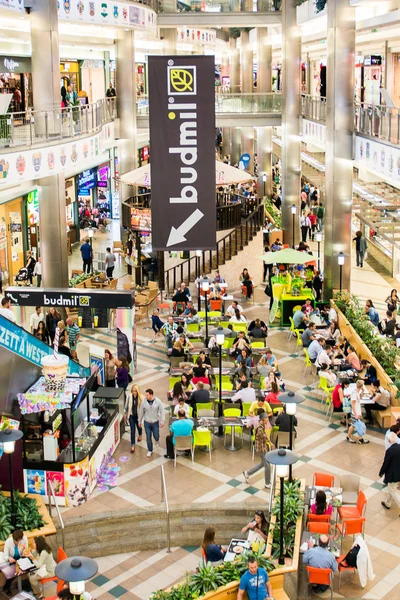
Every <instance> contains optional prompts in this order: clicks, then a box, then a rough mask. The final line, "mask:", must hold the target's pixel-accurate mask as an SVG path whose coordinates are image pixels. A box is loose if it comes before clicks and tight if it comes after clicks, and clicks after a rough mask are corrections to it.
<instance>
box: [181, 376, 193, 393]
mask: <svg viewBox="0 0 400 600" xmlns="http://www.w3.org/2000/svg"><path fill="white" fill-rule="evenodd" d="M180 384H181V386H182V390H183V391H184V392H185V394H186V393H187V392H191V391H193V386H192V382H191V379H190V376H189V375H188V374H187V373H182V375H181V381H180Z"/></svg>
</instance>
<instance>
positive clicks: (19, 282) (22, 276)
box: [15, 267, 29, 286]
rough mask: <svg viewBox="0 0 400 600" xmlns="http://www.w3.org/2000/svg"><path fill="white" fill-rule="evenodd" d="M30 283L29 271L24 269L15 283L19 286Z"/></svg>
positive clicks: (19, 272)
mask: <svg viewBox="0 0 400 600" xmlns="http://www.w3.org/2000/svg"><path fill="white" fill-rule="evenodd" d="M28 281H29V280H28V269H26V268H25V267H22V269H20V270H19V271H18V273H17V274H16V276H15V282H16V284H17V285H20V286H21V285H28Z"/></svg>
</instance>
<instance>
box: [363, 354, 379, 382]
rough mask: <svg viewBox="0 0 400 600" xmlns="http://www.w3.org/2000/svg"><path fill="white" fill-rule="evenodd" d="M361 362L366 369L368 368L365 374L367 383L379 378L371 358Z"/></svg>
mask: <svg viewBox="0 0 400 600" xmlns="http://www.w3.org/2000/svg"><path fill="white" fill-rule="evenodd" d="M361 364H362V366H363V367H364V369H366V371H365V375H364V377H363V379H364V382H365V385H370V384H371V383H372V382H373V381H376V380H377V375H376V369H375V367H374V366H373V365H371V363H370V362H369V360H366V359H365V360H362V361H361Z"/></svg>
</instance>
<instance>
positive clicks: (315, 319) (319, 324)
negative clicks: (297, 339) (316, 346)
mask: <svg viewBox="0 0 400 600" xmlns="http://www.w3.org/2000/svg"><path fill="white" fill-rule="evenodd" d="M310 321H311V323H315V325H316V326H317V327H328V323H327V322H326V321H325V319H321V317H320V316H319V315H316V314H315V315H311V316H310Z"/></svg>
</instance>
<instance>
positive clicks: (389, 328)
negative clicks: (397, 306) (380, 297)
mask: <svg viewBox="0 0 400 600" xmlns="http://www.w3.org/2000/svg"><path fill="white" fill-rule="evenodd" d="M378 329H379V331H380V332H381V334H382V335H386V336H387V337H394V336H395V329H396V319H395V318H394V317H393V313H392V312H391V311H390V310H387V311H386V317H385V318H384V319H382V321H381V322H380V323H379V324H378Z"/></svg>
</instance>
